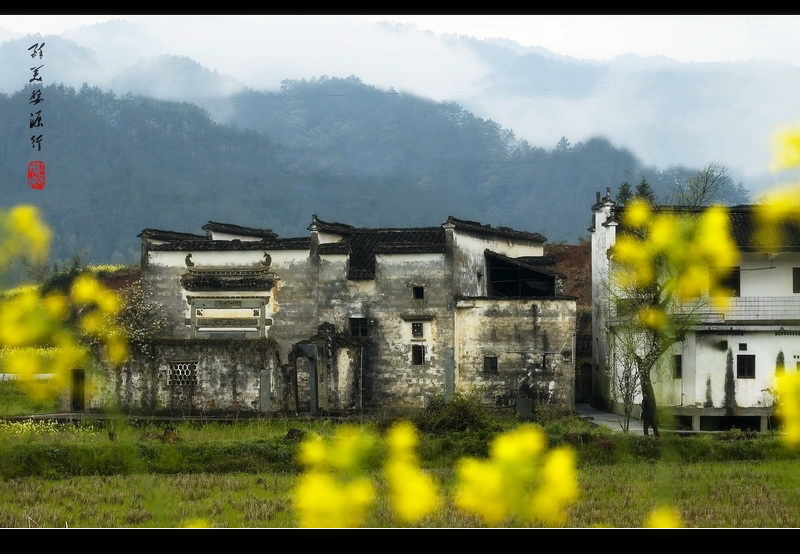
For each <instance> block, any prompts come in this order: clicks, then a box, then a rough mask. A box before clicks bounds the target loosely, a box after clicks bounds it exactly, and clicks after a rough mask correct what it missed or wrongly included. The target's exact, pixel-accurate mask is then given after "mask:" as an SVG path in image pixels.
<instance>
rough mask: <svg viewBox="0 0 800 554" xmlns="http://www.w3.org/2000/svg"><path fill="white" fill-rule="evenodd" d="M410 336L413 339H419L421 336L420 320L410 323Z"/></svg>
mask: <svg viewBox="0 0 800 554" xmlns="http://www.w3.org/2000/svg"><path fill="white" fill-rule="evenodd" d="M411 336H412V337H413V338H415V339H421V338H422V337H423V333H422V322H421V321H415V322H413V323H412V324H411Z"/></svg>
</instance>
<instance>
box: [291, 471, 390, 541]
mask: <svg viewBox="0 0 800 554" xmlns="http://www.w3.org/2000/svg"><path fill="white" fill-rule="evenodd" d="M292 498H293V503H294V508H295V512H296V514H297V518H298V524H299V525H300V526H301V527H359V526H361V525H362V524H363V521H364V517H365V515H366V512H367V510H368V509H369V507H370V506H371V505H372V503H373V502H374V500H375V488H374V487H373V485H372V482H371V481H370V480H369V479H367V478H366V477H360V478H356V479H353V480H350V481H345V482H342V481H340V480H338V479H336V478H334V477H333V476H332V475H331V474H329V473H327V472H323V471H317V470H311V471H308V472H306V473H304V474H303V475H301V476H300V478H299V480H298V483H297V486H296V487H295V489H294V494H293V497H292Z"/></svg>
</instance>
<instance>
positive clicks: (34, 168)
mask: <svg viewBox="0 0 800 554" xmlns="http://www.w3.org/2000/svg"><path fill="white" fill-rule="evenodd" d="M44 179H45V171H44V162H43V161H40V160H34V161H32V162H30V163H29V164H28V186H29V187H31V188H32V189H36V190H42V189H43V188H44Z"/></svg>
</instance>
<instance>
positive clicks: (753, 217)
mask: <svg viewBox="0 0 800 554" xmlns="http://www.w3.org/2000/svg"><path fill="white" fill-rule="evenodd" d="M726 208H727V210H728V216H729V218H730V221H731V234H732V235H733V240H734V242H735V243H736V245H737V246H738V247H739V249H740V250H742V251H745V252H747V251H750V252H757V251H763V250H764V247H763V246H761V245H758V244H756V240H755V236H756V230H757V229H758V227H759V221H758V216H757V211H758V209H759V205H756V204H742V205H738V206H726ZM705 209H706V207H703V206H701V207H695V206H659V207H656V208H654V210H655V211H657V212H661V213H675V214H679V215H699V214H701V213H702V212H703V211H705ZM613 212H614V213H613V214H612V217H613V218H614V220H615V221H618V222H619V226H618V227H617V232H618V233H624V232H625V225H624V218H623V217H622V216H623V214H624V213H625V206H616V207H615V208H614V210H613ZM799 216H800V212H798V213H796V214H795V216H794V220H793V221H789V222H784V223H783V224H781V225H780V226H779V230H780V231H781V232H780V233H776V234H775V236H774V237H773V240H772V241H771V242H772V244H773V246H774V249H775V250H779V251H787V252H788V251H800V217H799Z"/></svg>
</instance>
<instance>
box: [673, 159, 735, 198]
mask: <svg viewBox="0 0 800 554" xmlns="http://www.w3.org/2000/svg"><path fill="white" fill-rule="evenodd" d="M726 197H727V198H726ZM747 199H748V194H747V191H746V190H745V188H744V186H743V185H742V184H741V183H739V184H738V185H736V184H734V182H733V178H732V177H731V175H730V172H729V171H728V168H727V167H725V166H724V165H722V164H720V163H717V162H712V163H710V164H708V165H707V166H705V167H704V168H703V169H701V170H700V171H698V172H697V173H696V174H695V175H694V176H693V177H687V178H686V179H685V180H684V181H683V183H681V184H680V185H678V187H677V189H676V190H675V192H674V194H673V197H672V203H673V204H677V205H680V206H695V207H697V206H707V205H709V204H711V203H713V202H722V203H725V202H728V203H729V202H731V201H746V200H747Z"/></svg>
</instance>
